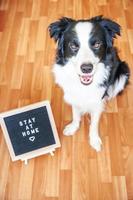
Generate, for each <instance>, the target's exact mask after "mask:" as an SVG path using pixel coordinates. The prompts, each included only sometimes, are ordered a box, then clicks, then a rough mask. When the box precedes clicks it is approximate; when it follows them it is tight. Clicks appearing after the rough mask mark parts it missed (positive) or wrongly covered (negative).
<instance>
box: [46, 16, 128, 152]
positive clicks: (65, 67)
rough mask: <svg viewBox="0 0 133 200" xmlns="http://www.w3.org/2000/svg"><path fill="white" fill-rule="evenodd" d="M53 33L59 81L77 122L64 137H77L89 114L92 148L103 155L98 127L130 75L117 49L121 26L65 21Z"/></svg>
mask: <svg viewBox="0 0 133 200" xmlns="http://www.w3.org/2000/svg"><path fill="white" fill-rule="evenodd" d="M49 32H50V36H51V37H53V38H54V40H55V41H56V42H57V45H58V46H57V53H56V63H55V64H54V67H53V72H54V75H55V80H56V83H57V84H59V85H60V86H61V87H62V88H63V90H64V99H65V101H66V102H67V103H69V104H70V105H72V113H73V121H72V123H70V124H69V125H67V126H66V127H65V129H64V134H65V135H67V136H68V135H73V134H74V133H75V132H76V131H77V129H78V128H79V125H80V119H81V115H83V114H85V113H89V114H90V116H91V125H90V135H89V139H90V145H91V146H92V147H93V148H94V149H95V150H97V151H100V150H101V144H102V142H101V139H100V137H99V133H98V124H99V119H100V116H101V113H102V112H103V110H104V104H105V102H106V100H107V99H111V98H113V97H115V96H116V95H117V94H119V93H120V92H121V91H122V90H123V89H124V88H125V86H126V85H127V83H128V79H129V74H130V73H129V68H128V65H127V64H126V63H125V62H123V61H121V60H120V58H119V56H118V54H117V50H116V48H114V47H113V39H114V38H115V37H116V35H120V25H119V24H117V23H116V22H114V21H112V20H110V19H106V18H103V17H102V16H96V17H93V18H91V19H89V20H73V19H70V18H66V17H63V18H61V19H60V20H59V21H56V22H54V23H52V24H50V26H49Z"/></svg>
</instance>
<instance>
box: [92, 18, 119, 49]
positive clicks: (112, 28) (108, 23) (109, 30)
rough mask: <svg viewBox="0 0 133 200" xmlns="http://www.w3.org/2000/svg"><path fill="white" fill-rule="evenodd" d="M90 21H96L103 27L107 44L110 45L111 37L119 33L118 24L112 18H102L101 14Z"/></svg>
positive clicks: (111, 42)
mask: <svg viewBox="0 0 133 200" xmlns="http://www.w3.org/2000/svg"><path fill="white" fill-rule="evenodd" d="M92 21H93V22H98V23H99V24H100V25H101V26H102V27H103V28H104V30H105V32H106V38H107V44H108V45H109V46H112V44H113V38H116V35H120V31H121V27H120V25H119V24H118V23H116V22H114V21H113V20H110V19H107V18H104V17H103V16H102V15H100V16H96V17H93V18H92Z"/></svg>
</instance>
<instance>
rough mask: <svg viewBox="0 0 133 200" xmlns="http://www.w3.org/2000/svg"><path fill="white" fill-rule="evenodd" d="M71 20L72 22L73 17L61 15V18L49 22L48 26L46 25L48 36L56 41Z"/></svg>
mask: <svg viewBox="0 0 133 200" xmlns="http://www.w3.org/2000/svg"><path fill="white" fill-rule="evenodd" d="M72 22H74V20H73V19H71V18H67V17H63V18H61V19H59V20H58V21H56V22H54V23H52V24H50V25H49V27H48V29H49V33H50V37H51V38H54V40H55V41H56V42H57V40H58V39H60V38H61V36H62V34H63V33H64V31H65V30H66V29H67V27H68V26H69V25H70V23H72Z"/></svg>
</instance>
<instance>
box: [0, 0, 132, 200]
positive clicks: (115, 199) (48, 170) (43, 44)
mask: <svg viewBox="0 0 133 200" xmlns="http://www.w3.org/2000/svg"><path fill="white" fill-rule="evenodd" d="M100 14H102V15H105V16H106V17H109V18H112V19H114V20H115V21H117V22H118V23H119V24H120V25H121V26H122V37H119V38H118V40H117V41H116V42H115V44H116V45H117V47H118V50H119V54H120V56H121V57H122V59H123V60H126V61H127V62H128V63H129V65H130V69H131V73H132V72H133V20H132V19H133V1H132V0H117V1H111V0H73V1H71V0H47V1H44V0H1V1H0V112H3V111H6V110H10V109H13V108H17V107H21V106H24V105H28V104H30V103H34V102H38V101H41V100H46V99H48V100H49V101H50V102H51V105H52V110H53V113H54V118H55V122H56V125H57V129H58V133H59V137H60V140H61V144H62V147H61V148H60V149H58V150H57V151H56V152H55V156H54V157H51V156H50V155H44V156H40V157H38V158H35V159H32V160H30V161H29V164H28V165H27V166H25V165H24V163H22V162H21V161H17V162H14V163H13V162H12V161H11V159H10V155H9V152H8V149H7V146H6V143H5V140H4V137H3V133H2V130H1V129H0V200H133V78H132V76H131V79H130V84H129V86H128V87H127V89H126V90H125V92H124V93H123V94H122V95H121V96H119V97H117V98H115V99H113V100H112V101H111V102H110V103H109V104H108V105H107V108H106V111H105V113H103V115H102V118H101V122H100V130H101V137H102V141H103V149H102V151H101V152H100V153H96V152H95V151H94V150H93V149H92V148H91V147H90V146H89V144H88V138H87V132H88V130H89V120H88V117H87V116H84V117H83V118H82V122H81V128H80V130H79V131H78V132H77V133H76V135H74V136H73V137H65V136H63V133H62V132H63V127H64V126H65V125H66V124H67V123H68V122H69V121H71V108H70V107H69V106H68V105H66V104H65V103H64V101H63V92H62V90H61V89H60V88H59V87H58V86H57V85H55V83H54V80H53V75H52V73H51V69H52V64H53V62H54V57H55V47H56V45H55V44H54V42H53V40H51V39H50V38H49V35H48V29H47V27H48V25H49V24H50V23H51V22H53V21H55V20H56V19H58V18H60V17H62V16H68V17H74V18H76V19H79V18H80V19H81V18H90V17H92V16H95V15H100Z"/></svg>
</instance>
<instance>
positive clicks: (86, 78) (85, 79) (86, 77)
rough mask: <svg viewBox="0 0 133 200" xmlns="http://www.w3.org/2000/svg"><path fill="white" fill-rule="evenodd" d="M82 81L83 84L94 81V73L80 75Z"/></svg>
mask: <svg viewBox="0 0 133 200" xmlns="http://www.w3.org/2000/svg"><path fill="white" fill-rule="evenodd" d="M79 78H80V82H81V83H82V84H83V85H90V84H91V83H92V81H93V75H92V74H86V75H79Z"/></svg>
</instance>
